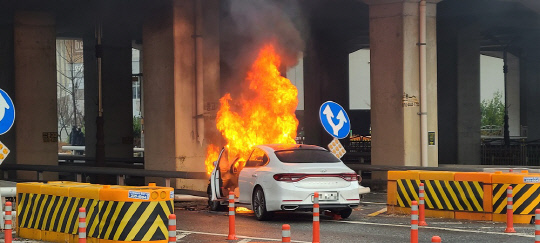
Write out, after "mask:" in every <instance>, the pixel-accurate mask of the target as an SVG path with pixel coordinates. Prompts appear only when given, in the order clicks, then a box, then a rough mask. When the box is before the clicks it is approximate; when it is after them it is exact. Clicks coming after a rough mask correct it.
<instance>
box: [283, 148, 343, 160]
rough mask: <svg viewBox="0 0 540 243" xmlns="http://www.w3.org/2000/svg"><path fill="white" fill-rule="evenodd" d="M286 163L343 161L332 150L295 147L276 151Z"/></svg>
mask: <svg viewBox="0 0 540 243" xmlns="http://www.w3.org/2000/svg"><path fill="white" fill-rule="evenodd" d="M274 153H275V154H276V156H277V157H278V159H279V160H280V161H281V162H284V163H336V162H341V160H339V159H338V158H337V157H336V156H334V155H333V154H332V153H330V151H326V150H315V149H293V150H280V151H276V152H274Z"/></svg>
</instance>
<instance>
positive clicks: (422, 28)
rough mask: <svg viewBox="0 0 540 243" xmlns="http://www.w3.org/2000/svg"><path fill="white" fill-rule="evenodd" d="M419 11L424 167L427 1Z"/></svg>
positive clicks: (423, 157)
mask: <svg viewBox="0 0 540 243" xmlns="http://www.w3.org/2000/svg"><path fill="white" fill-rule="evenodd" d="M418 12H419V20H418V21H419V24H418V25H419V38H418V39H419V41H418V47H419V55H420V56H419V66H420V68H419V72H420V113H418V115H420V142H421V147H422V148H421V162H422V167H427V166H428V132H427V131H428V127H427V97H426V96H427V84H426V80H427V72H426V66H427V61H426V1H425V0H422V1H420V5H419V7H418Z"/></svg>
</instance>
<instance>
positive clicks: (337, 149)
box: [319, 101, 351, 158]
mask: <svg viewBox="0 0 540 243" xmlns="http://www.w3.org/2000/svg"><path fill="white" fill-rule="evenodd" d="M319 119H320V120H321V124H322V126H323V127H324V130H326V132H328V134H330V135H331V136H332V137H334V139H333V140H332V142H331V143H330V144H328V148H329V149H330V151H331V152H332V153H333V154H334V155H335V156H336V157H338V158H341V157H343V155H344V154H345V153H346V151H345V148H344V147H343V145H341V143H340V142H339V139H342V138H345V137H347V136H348V135H349V132H350V130H351V121H350V120H349V116H348V115H347V112H346V111H345V109H343V107H341V106H340V105H339V104H338V103H336V102H333V101H326V102H324V104H322V105H321V108H320V109H319Z"/></svg>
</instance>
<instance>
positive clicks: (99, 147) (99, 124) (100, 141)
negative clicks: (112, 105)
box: [95, 1, 106, 184]
mask: <svg viewBox="0 0 540 243" xmlns="http://www.w3.org/2000/svg"><path fill="white" fill-rule="evenodd" d="M101 3H102V2H101V1H99V2H98V7H99V8H101V6H100V5H101ZM97 21H98V22H97V26H96V43H97V45H96V58H97V69H98V70H97V71H98V116H97V117H96V164H95V165H96V166H99V167H104V166H105V131H104V119H103V101H102V96H103V91H102V89H103V87H102V82H103V81H102V76H103V74H102V68H101V65H102V64H101V58H103V46H102V44H101V40H102V38H103V23H102V21H103V20H102V16H101V13H99V14H98V20H97ZM97 181H98V183H102V184H105V183H106V182H105V177H103V176H98V177H97Z"/></svg>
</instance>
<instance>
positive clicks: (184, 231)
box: [176, 230, 514, 243]
mask: <svg viewBox="0 0 540 243" xmlns="http://www.w3.org/2000/svg"><path fill="white" fill-rule="evenodd" d="M176 232H178V233H182V234H186V233H187V234H200V235H213V236H223V237H227V236H228V234H217V233H210V232H200V231H188V230H177V231H176ZM513 235H514V234H513ZM236 237H238V238H246V239H249V240H250V241H251V240H267V241H281V240H282V239H281V238H280V239H271V238H260V237H252V236H242V235H236ZM248 242H249V241H248ZM291 242H299V243H311V242H310V241H298V240H291Z"/></svg>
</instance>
